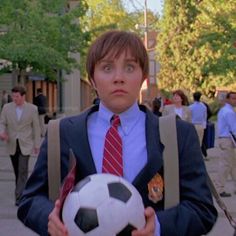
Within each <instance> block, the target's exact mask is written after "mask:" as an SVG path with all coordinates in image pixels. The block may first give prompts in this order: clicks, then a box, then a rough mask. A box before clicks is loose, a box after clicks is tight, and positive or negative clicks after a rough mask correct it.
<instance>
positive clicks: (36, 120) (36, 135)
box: [33, 106, 40, 148]
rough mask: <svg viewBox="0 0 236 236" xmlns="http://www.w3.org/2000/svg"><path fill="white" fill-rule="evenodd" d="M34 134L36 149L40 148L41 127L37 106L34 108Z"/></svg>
mask: <svg viewBox="0 0 236 236" xmlns="http://www.w3.org/2000/svg"><path fill="white" fill-rule="evenodd" d="M33 134H34V147H36V148H39V147H40V126H39V116H38V109H37V107H36V106H34V107H33Z"/></svg>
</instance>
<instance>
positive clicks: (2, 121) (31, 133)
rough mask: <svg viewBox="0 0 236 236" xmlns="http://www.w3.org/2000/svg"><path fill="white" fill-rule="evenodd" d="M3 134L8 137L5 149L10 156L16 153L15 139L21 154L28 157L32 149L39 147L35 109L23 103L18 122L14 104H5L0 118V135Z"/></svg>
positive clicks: (38, 131)
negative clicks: (17, 141)
mask: <svg viewBox="0 0 236 236" xmlns="http://www.w3.org/2000/svg"><path fill="white" fill-rule="evenodd" d="M4 132H6V133H7V134H8V136H9V140H8V142H7V148H8V152H9V154H10V155H14V154H15V152H16V139H18V140H19V145H20V149H21V152H22V154H23V155H30V154H31V153H32V150H33V148H34V147H35V148H39V147H40V127H39V119H38V109H37V107H36V106H35V105H33V104H31V103H27V102H25V103H24V104H23V112H22V115H21V118H20V120H18V119H17V115H16V105H15V103H14V102H11V103H8V104H5V106H4V107H3V110H2V112H1V116H0V134H1V133H4Z"/></svg>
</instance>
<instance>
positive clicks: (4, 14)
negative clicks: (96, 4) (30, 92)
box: [0, 0, 89, 83]
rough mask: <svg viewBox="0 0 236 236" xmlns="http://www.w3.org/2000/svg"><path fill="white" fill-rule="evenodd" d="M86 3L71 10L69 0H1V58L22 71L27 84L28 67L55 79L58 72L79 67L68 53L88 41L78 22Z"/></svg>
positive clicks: (80, 49)
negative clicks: (68, 6) (68, 5)
mask: <svg viewBox="0 0 236 236" xmlns="http://www.w3.org/2000/svg"><path fill="white" fill-rule="evenodd" d="M86 10H87V5H86V3H85V1H83V0H81V1H80V2H79V5H78V7H76V8H75V9H73V10H71V11H68V9H67V1H66V0H54V1H47V0H21V1H17V0H1V5H0V15H1V18H0V29H2V30H3V33H2V34H1V35H0V58H2V59H6V60H8V61H9V62H11V63H12V64H11V65H12V68H13V69H16V70H18V71H19V78H20V81H21V82H22V83H24V77H25V73H26V70H28V69H29V70H31V71H33V72H36V73H41V74H44V75H45V76H47V77H49V79H55V76H56V73H55V72H56V71H57V70H59V69H64V70H66V71H70V70H71V69H72V68H73V67H75V66H76V62H75V60H73V59H72V58H71V57H70V56H69V52H80V53H82V54H83V52H84V48H86V46H87V41H88V40H89V33H87V32H83V31H82V30H81V27H80V25H79V24H77V22H78V19H80V18H81V17H82V16H83V15H84V14H85V12H86Z"/></svg>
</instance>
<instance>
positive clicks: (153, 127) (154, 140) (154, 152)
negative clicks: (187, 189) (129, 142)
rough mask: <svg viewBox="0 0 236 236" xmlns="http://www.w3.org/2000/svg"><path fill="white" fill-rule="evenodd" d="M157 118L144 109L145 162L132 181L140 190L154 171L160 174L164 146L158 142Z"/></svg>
mask: <svg viewBox="0 0 236 236" xmlns="http://www.w3.org/2000/svg"><path fill="white" fill-rule="evenodd" d="M158 127H159V122H158V118H157V117H156V116H155V115H154V114H152V112H150V111H148V110H147V111H146V145H147V157H148V160H147V164H146V165H145V166H144V168H143V169H142V170H141V172H140V173H139V175H137V176H136V178H135V179H134V181H133V184H134V185H135V186H136V188H137V189H138V190H140V191H143V188H145V187H146V185H147V183H148V182H149V181H150V180H151V179H152V178H153V176H154V175H155V174H156V173H159V174H161V175H162V167H163V159H162V151H163V149H164V146H163V145H162V144H161V143H160V136H159V128H158Z"/></svg>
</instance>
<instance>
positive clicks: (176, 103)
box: [162, 89, 192, 122]
mask: <svg viewBox="0 0 236 236" xmlns="http://www.w3.org/2000/svg"><path fill="white" fill-rule="evenodd" d="M172 94H173V98H172V102H173V104H170V105H166V106H164V109H163V112H162V115H163V116H166V115H169V114H174V113H175V114H176V115H177V116H178V117H180V118H181V119H182V120H185V121H188V122H191V120H192V119H191V111H190V109H189V108H188V105H189V102H188V98H187V96H186V95H185V94H184V92H183V91H182V90H180V89H178V90H175V91H174V92H173V93H172Z"/></svg>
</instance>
